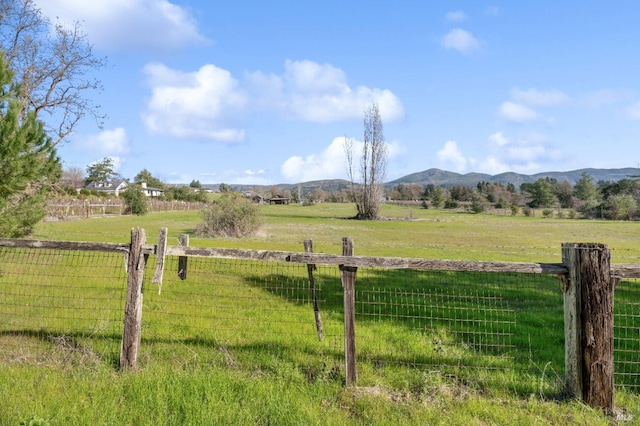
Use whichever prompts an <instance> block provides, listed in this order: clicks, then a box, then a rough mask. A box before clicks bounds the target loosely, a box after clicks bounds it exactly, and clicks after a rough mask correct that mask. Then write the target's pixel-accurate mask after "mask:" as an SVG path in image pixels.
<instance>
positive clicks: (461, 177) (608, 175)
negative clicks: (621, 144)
mask: <svg viewBox="0 0 640 426" xmlns="http://www.w3.org/2000/svg"><path fill="white" fill-rule="evenodd" d="M583 173H586V174H588V175H589V176H591V178H592V179H593V180H594V182H601V181H605V182H617V181H619V180H621V179H629V178H633V177H640V168H634V167H627V168H622V169H593V168H587V169H579V170H572V171H568V172H543V173H536V174H533V175H525V174H520V173H514V172H506V173H500V174H497V175H489V174H485V173H466V174H460V173H456V172H448V171H446V170H440V169H428V170H424V171H422V172H417V173H412V174H409V175H406V176H404V177H401V178H399V179H395V180H393V181H390V182H386V183H385V187H386V188H392V187H394V186H397V185H406V184H410V183H417V184H420V185H423V186H426V185H429V184H433V185H436V186H442V187H445V188H450V187H452V186H456V185H461V186H475V185H476V184H477V183H478V182H480V181H486V182H500V183H503V184H505V185H506V184H508V183H513V184H514V185H516V187H519V186H520V185H521V184H522V183H525V182H535V181H536V180H538V179H541V178H546V177H549V178H552V179H556V180H558V181H559V182H562V181H565V180H566V181H568V182H570V183H571V184H575V183H576V182H577V181H578V180H579V179H580V178H581V177H582V174H583ZM203 186H205V187H207V188H210V189H217V188H218V186H219V184H216V185H203ZM230 186H231V188H232V189H233V190H234V191H239V192H243V191H256V190H263V191H267V190H269V189H271V187H273V186H276V187H278V189H279V190H280V191H287V190H288V191H291V192H293V191H297V190H298V186H299V187H300V189H301V191H302V192H303V193H306V192H311V191H314V190H315V189H322V190H324V191H327V192H334V191H338V190H340V189H347V188H348V187H349V182H348V181H347V180H344V179H329V180H316V181H309V182H301V183H293V184H291V183H281V184H277V185H233V184H232V185H230Z"/></svg>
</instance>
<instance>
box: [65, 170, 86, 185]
mask: <svg viewBox="0 0 640 426" xmlns="http://www.w3.org/2000/svg"><path fill="white" fill-rule="evenodd" d="M62 182H63V183H65V184H66V185H67V186H69V187H71V188H81V187H82V186H83V185H84V170H82V169H81V168H80V167H70V168H68V169H66V170H63V172H62Z"/></svg>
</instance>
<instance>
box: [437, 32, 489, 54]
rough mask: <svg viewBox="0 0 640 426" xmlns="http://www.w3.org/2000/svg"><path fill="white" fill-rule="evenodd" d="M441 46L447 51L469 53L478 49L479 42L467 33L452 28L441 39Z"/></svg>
mask: <svg viewBox="0 0 640 426" xmlns="http://www.w3.org/2000/svg"><path fill="white" fill-rule="evenodd" d="M442 45H443V46H444V47H445V48H447V49H453V50H457V51H459V52H462V53H470V52H473V51H475V50H479V49H480V41H478V39H477V38H475V37H474V36H473V34H471V33H470V32H468V31H465V30H463V29H460V28H454V29H452V30H451V31H449V32H448V33H447V34H446V35H445V36H444V37H443V38H442Z"/></svg>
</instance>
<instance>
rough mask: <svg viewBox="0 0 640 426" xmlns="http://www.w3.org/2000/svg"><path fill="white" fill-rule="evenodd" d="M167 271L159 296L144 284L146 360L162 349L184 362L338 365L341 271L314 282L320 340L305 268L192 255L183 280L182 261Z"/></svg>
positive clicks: (173, 261) (143, 356) (174, 259)
mask: <svg viewBox="0 0 640 426" xmlns="http://www.w3.org/2000/svg"><path fill="white" fill-rule="evenodd" d="M151 266H153V265H151ZM165 269H166V272H165V275H164V279H163V284H162V289H161V292H158V288H157V286H155V285H154V284H151V283H150V282H149V281H148V280H147V282H146V283H145V289H146V290H145V293H144V306H143V331H142V335H143V345H142V352H141V359H142V361H143V363H145V362H146V363H152V362H155V361H154V358H157V357H158V353H159V351H160V352H167V353H169V354H170V357H171V359H173V360H174V361H175V362H179V363H183V364H190V363H200V364H201V363H206V364H215V365H219V364H221V365H223V366H236V365H252V364H253V365H255V367H256V368H271V367H272V364H273V363H274V362H278V361H279V360H280V361H283V360H289V361H292V362H294V363H297V364H301V365H310V364H317V363H319V362H323V363H324V364H326V365H327V368H328V369H331V368H333V367H334V366H336V365H339V364H340V360H341V359H342V358H343V355H342V352H343V350H342V348H343V330H342V315H341V308H340V307H338V306H335V304H334V303H333V302H334V301H333V300H332V298H333V297H334V296H335V294H337V292H336V290H337V289H336V287H337V288H339V287H340V278H339V277H338V276H337V272H334V273H333V274H332V276H331V277H330V278H329V277H327V279H325V278H322V277H320V278H319V279H317V280H316V296H317V302H318V305H319V306H320V307H321V315H322V340H319V337H318V332H317V329H316V324H315V320H314V309H313V300H312V298H311V292H310V289H309V282H308V275H307V274H308V272H307V267H306V265H302V264H291V263H283V262H261V261H252V260H245V259H220V258H202V257H193V258H189V263H188V270H187V274H186V279H185V280H184V281H183V280H181V279H180V278H178V274H177V271H178V258H177V257H168V258H167V259H166V261H165ZM146 277H149V275H146ZM338 308H340V309H339V311H337V309H338ZM176 343H178V344H177V345H176ZM185 347H188V349H187V350H185ZM158 358H159V359H160V360H162V358H163V357H162V356H160V357H158Z"/></svg>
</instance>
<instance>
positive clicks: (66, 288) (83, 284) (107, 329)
mask: <svg viewBox="0 0 640 426" xmlns="http://www.w3.org/2000/svg"><path fill="white" fill-rule="evenodd" d="M126 282H127V278H126V272H125V268H124V261H123V255H122V254H117V253H101V252H89V251H66V250H50V249H34V248H4V247H0V317H1V321H0V339H1V340H2V342H1V343H0V357H1V359H2V360H3V361H4V362H10V363H11V362H35V363H38V364H48V363H57V362H60V361H62V360H69V359H75V358H78V357H80V358H90V359H92V360H95V361H98V360H99V359H106V360H107V361H108V362H114V363H115V362H116V360H117V359H118V358H119V351H120V339H121V335H122V322H123V306H124V296H125V292H126Z"/></svg>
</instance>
